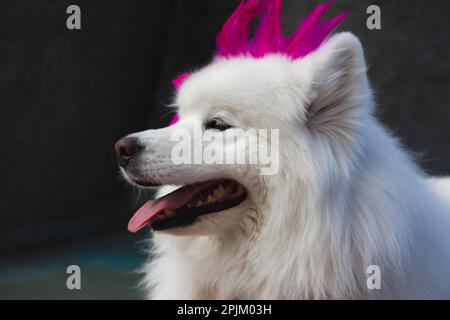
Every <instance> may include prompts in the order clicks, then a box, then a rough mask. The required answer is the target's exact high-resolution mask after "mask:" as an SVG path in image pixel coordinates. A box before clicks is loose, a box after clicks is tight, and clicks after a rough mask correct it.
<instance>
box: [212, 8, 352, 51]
mask: <svg viewBox="0 0 450 320" xmlns="http://www.w3.org/2000/svg"><path fill="white" fill-rule="evenodd" d="M332 4H333V1H329V2H327V3H325V4H321V5H318V6H317V7H316V8H315V9H314V10H313V11H312V12H311V13H310V14H309V15H308V16H307V17H306V18H305V20H303V22H302V23H301V24H300V26H299V28H298V29H297V31H296V32H295V33H294V34H293V35H292V36H291V37H288V38H285V37H283V35H282V32H281V26H280V20H281V7H282V0H247V1H245V2H244V1H243V2H241V4H240V6H239V7H238V8H237V9H236V11H235V12H234V13H233V14H232V15H231V17H230V18H229V19H228V21H227V22H226V23H225V25H224V26H223V27H222V30H221V32H220V33H219V35H218V36H217V40H216V43H217V55H218V56H219V57H225V58H229V57H234V56H239V55H251V56H252V57H255V58H260V57H264V56H265V55H268V54H271V53H280V54H285V55H287V56H289V57H291V58H292V59H298V58H301V57H304V56H306V55H307V54H309V53H311V52H313V51H315V50H316V49H317V48H318V47H319V46H320V45H321V44H322V43H323V42H324V41H325V39H326V38H327V37H328V36H329V35H330V33H331V32H332V31H333V29H334V28H335V27H336V26H337V25H338V24H339V23H340V22H341V21H342V20H343V19H344V18H345V17H346V16H347V14H348V13H349V12H348V11H347V12H344V13H342V14H340V15H338V16H336V17H335V18H333V19H331V20H329V21H327V22H322V21H321V19H322V17H323V15H324V14H325V12H326V11H327V9H328V8H329V7H330V6H331V5H332ZM257 16H262V20H261V23H260V24H259V27H258V28H257V30H256V32H255V37H254V39H252V40H250V39H249V37H248V35H249V27H250V22H251V21H252V20H253V19H255V18H256V17H257Z"/></svg>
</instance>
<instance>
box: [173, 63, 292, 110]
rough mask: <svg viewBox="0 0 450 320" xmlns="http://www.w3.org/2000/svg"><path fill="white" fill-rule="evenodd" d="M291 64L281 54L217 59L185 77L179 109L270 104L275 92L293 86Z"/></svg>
mask: <svg viewBox="0 0 450 320" xmlns="http://www.w3.org/2000/svg"><path fill="white" fill-rule="evenodd" d="M293 64H294V63H293V62H292V60H290V59H289V58H288V57H285V56H282V55H273V56H268V57H264V58H262V59H254V58H250V57H239V58H233V59H218V60H216V61H214V62H213V63H211V64H210V65H208V66H206V67H204V68H203V69H201V70H199V71H197V72H195V73H194V74H192V75H191V76H190V77H189V79H187V80H186V82H185V83H184V84H183V86H182V87H181V89H180V91H179V92H178V95H177V104H178V106H179V108H180V110H181V112H190V111H196V112H199V111H201V110H204V109H205V108H211V107H221V108H227V107H236V106H238V107H244V106H248V107H252V108H257V107H258V106H259V105H261V104H265V103H270V100H271V98H272V97H273V96H274V93H276V92H279V91H281V90H283V89H285V88H287V87H289V86H290V85H293V82H294V81H295V80H294V72H293Z"/></svg>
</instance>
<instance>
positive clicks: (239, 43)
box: [170, 0, 349, 125]
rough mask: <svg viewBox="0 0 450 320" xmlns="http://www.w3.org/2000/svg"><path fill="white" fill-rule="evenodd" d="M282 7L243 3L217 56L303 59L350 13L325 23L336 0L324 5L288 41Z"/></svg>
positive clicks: (274, 0)
mask: <svg viewBox="0 0 450 320" xmlns="http://www.w3.org/2000/svg"><path fill="white" fill-rule="evenodd" d="M282 4H283V1H282V0H246V1H242V2H241V4H240V5H239V7H238V8H237V9H236V10H235V11H234V12H233V14H232V15H231V17H230V18H229V19H228V21H227V22H226V23H225V24H224V26H223V27H222V30H221V31H220V33H219V35H218V36H217V39H216V45H217V56H218V57H219V58H230V57H235V56H240V55H250V56H252V57H254V58H262V57H264V56H266V55H268V54H273V53H278V54H284V55H287V56H289V57H291V58H292V59H299V58H302V57H304V56H306V55H308V54H309V53H311V52H313V51H315V50H316V49H317V48H319V47H320V45H321V44H322V43H323V42H324V41H325V40H326V39H327V37H328V36H329V35H330V34H331V32H332V31H333V30H334V28H336V26H337V25H338V24H339V23H340V22H341V21H342V20H344V18H345V17H346V16H347V15H348V13H349V11H346V12H344V13H341V14H340V15H338V16H336V17H335V18H333V19H331V20H329V21H327V22H322V21H321V20H322V17H323V15H324V14H325V12H326V11H327V10H328V9H329V8H330V6H331V5H332V4H333V0H331V1H329V2H327V3H324V4H320V5H318V6H317V7H316V8H315V9H314V10H313V11H312V12H311V13H310V14H309V15H308V16H307V17H306V18H305V20H303V21H302V23H301V24H300V26H299V28H298V29H297V31H296V32H294V34H293V35H292V36H290V37H287V38H286V37H284V36H283V34H282V30H281V8H282ZM258 16H261V22H260V23H259V26H258V28H257V30H256V32H255V36H254V38H253V39H252V40H249V36H248V35H249V28H250V22H251V21H252V20H253V19H255V18H256V17H258ZM189 76H190V74H189V73H183V74H181V75H179V76H178V77H177V78H176V79H175V80H173V81H172V84H173V85H174V86H175V88H176V90H179V89H180V88H181V86H182V85H183V83H184V82H185V81H186V79H188V78H189ZM178 120H179V116H178V115H175V117H174V118H173V119H172V121H171V122H170V125H174V124H176V123H177V122H178Z"/></svg>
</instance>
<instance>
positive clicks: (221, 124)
mask: <svg viewBox="0 0 450 320" xmlns="http://www.w3.org/2000/svg"><path fill="white" fill-rule="evenodd" d="M230 128H232V126H231V125H229V124H228V123H226V122H225V121H223V120H222V119H219V118H214V119H211V120H209V121H208V122H206V124H205V130H209V129H213V130H219V131H225V130H228V129H230Z"/></svg>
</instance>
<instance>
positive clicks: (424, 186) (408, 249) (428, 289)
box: [116, 0, 450, 299]
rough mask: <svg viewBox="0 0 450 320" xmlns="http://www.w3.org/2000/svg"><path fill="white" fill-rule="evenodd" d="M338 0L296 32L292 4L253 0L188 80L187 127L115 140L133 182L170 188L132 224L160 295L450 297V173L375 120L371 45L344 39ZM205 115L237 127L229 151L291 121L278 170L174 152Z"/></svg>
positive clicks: (183, 102) (210, 121) (216, 123)
mask: <svg viewBox="0 0 450 320" xmlns="http://www.w3.org/2000/svg"><path fill="white" fill-rule="evenodd" d="M330 4H331V3H327V4H322V5H319V6H318V7H316V9H314V11H312V13H310V14H309V15H308V17H307V18H306V19H305V20H304V21H303V23H302V24H301V25H300V27H299V29H298V30H297V31H296V32H295V33H294V34H293V35H292V36H290V37H283V36H282V35H281V29H280V22H279V20H280V10H281V1H280V0H272V1H269V0H262V1H258V0H248V1H245V2H243V3H242V4H241V5H240V6H239V8H238V9H237V10H236V11H235V13H234V14H233V15H232V16H231V17H230V19H229V20H228V22H227V23H226V24H225V25H224V27H223V29H222V31H221V32H220V34H219V35H218V37H217V55H216V56H215V58H214V59H213V61H212V62H211V63H210V64H208V65H207V66H205V67H203V68H202V69H200V70H197V71H195V72H191V73H189V74H183V75H182V76H181V77H179V78H177V79H176V80H175V81H174V84H175V85H176V87H177V93H176V96H175V98H174V104H175V105H176V107H177V117H178V118H177V119H176V121H174V124H173V125H171V126H169V127H167V128H164V129H159V130H149V131H145V132H141V133H135V134H131V135H130V136H128V137H126V138H124V139H121V140H120V141H119V142H118V143H117V144H116V152H117V156H118V161H119V164H120V166H121V171H122V173H123V175H124V176H125V177H126V179H127V180H128V181H129V182H130V183H132V184H133V185H135V186H138V187H140V188H147V187H155V186H157V187H163V188H162V189H161V190H160V192H159V195H160V198H159V199H157V200H151V201H149V202H147V203H146V204H145V205H144V206H143V207H142V208H141V209H140V210H139V211H138V212H137V213H136V214H135V215H134V217H133V218H132V219H131V221H130V224H129V229H130V231H132V232H136V231H138V230H140V229H141V228H143V227H144V226H146V225H150V226H151V228H152V229H153V236H152V243H153V245H152V249H151V256H152V258H151V259H149V262H148V264H146V265H145V266H144V267H143V271H144V274H145V275H144V279H143V283H144V285H145V288H146V289H147V294H148V295H147V297H148V298H151V299H416V298H418V299H439V298H444V299H445V298H450V181H449V180H445V179H443V178H442V179H438V178H436V179H433V178H429V177H427V176H426V175H425V174H424V173H423V172H422V171H421V169H419V168H418V166H416V164H415V163H414V161H413V160H412V159H411V156H410V155H409V154H408V153H407V152H406V151H405V150H404V149H403V148H402V146H401V145H400V144H399V142H398V141H397V140H396V139H395V138H394V137H393V136H392V135H391V134H389V133H388V132H387V131H386V130H385V129H384V128H383V126H382V125H381V124H380V122H379V121H378V120H377V119H376V118H375V116H374V101H373V95H372V91H371V88H370V85H369V82H368V79H367V73H366V64H365V59H364V53H363V49H362V46H361V43H360V41H359V40H358V39H357V38H356V37H355V36H354V35H352V34H351V33H346V32H344V33H337V34H335V35H332V36H331V35H330V33H331V31H332V30H333V29H334V28H335V27H336V25H337V24H338V23H339V22H340V21H341V20H343V19H344V17H345V15H346V13H343V14H341V15H339V16H337V17H335V18H334V19H331V20H328V21H326V22H323V19H322V16H323V15H324V13H325V11H326V9H327V8H328V7H329V6H330ZM257 16H261V19H260V24H259V27H258V28H257V29H256V31H255V32H254V36H253V38H252V39H249V37H248V28H249V25H250V21H251V20H252V19H254V18H256V17H257ZM198 123H201V124H202V126H201V131H202V134H206V133H208V132H211V133H214V134H215V135H216V136H217V135H219V136H220V135H225V134H226V133H230V132H237V139H235V140H232V141H229V140H227V139H224V140H223V141H222V144H224V145H225V149H224V150H228V149H229V147H230V146H235V145H237V144H239V143H241V141H240V133H239V132H241V131H242V129H244V130H248V129H252V128H263V129H267V130H278V132H279V137H278V138H279V143H278V144H279V148H278V150H277V152H278V154H279V167H278V169H277V170H276V173H274V174H266V175H264V174H261V170H260V169H261V166H260V165H258V164H236V165H233V164H228V163H227V164H223V163H216V164H198V163H188V162H186V163H179V162H176V161H174V160H173V150H174V148H175V146H176V145H177V142H176V141H174V139H173V136H174V133H175V132H176V131H183V130H184V132H188V133H189V132H192V130H194V127H195V125H196V124H198ZM255 132H257V134H258V135H260V134H259V133H258V132H259V131H256V130H255ZM258 138H264V139H266V140H271V136H270V135H264V137H261V136H258ZM214 143H216V142H214ZM217 144H219V142H217ZM216 147H218V146H216ZM174 186H177V187H174Z"/></svg>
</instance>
